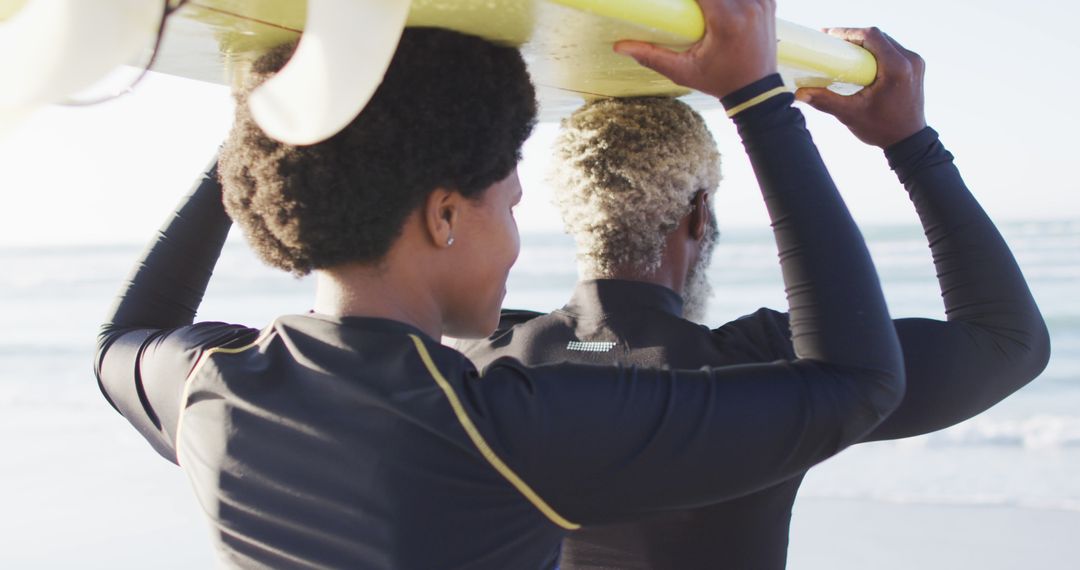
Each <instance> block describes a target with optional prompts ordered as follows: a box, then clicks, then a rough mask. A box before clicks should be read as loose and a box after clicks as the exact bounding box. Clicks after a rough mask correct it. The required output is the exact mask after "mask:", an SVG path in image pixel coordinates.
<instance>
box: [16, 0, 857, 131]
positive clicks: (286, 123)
mask: <svg viewBox="0 0 1080 570" xmlns="http://www.w3.org/2000/svg"><path fill="white" fill-rule="evenodd" d="M41 1H45V0H30V3H31V4H33V2H41ZM52 1H56V2H58V1H60V0H52ZM66 1H68V2H75V1H76V0H66ZM81 1H82V2H89V1H91V0H81ZM96 1H98V2H117V1H119V0H96ZM26 3H27V0H0V31H2V24H3V20H4V19H5V17H6V18H12V17H13V15H14V16H17V15H18V12H19V9H20V7H22V5H24V4H26ZM174 3H175V0H174ZM80 5H81V4H80ZM406 25H408V26H436V27H443V28H449V29H453V30H457V31H460V32H464V33H468V34H473V35H478V36H482V37H485V38H488V39H490V40H493V41H497V42H501V43H504V44H508V45H513V46H517V47H520V48H521V50H522V53H523V56H524V58H525V60H526V62H527V63H528V65H529V69H530V73H531V74H532V77H533V80H534V83H535V84H536V86H537V91H538V96H539V99H540V103H541V115H540V119H541V120H557V119H558V118H560V117H562V116H564V115H566V114H568V113H569V112H570V111H571V110H573V109H574V108H576V107H577V106H579V105H580V104H581V102H582V100H583V99H591V98H597V97H627V96H644V95H664V96H684V97H686V98H687V101H688V102H689V103H690V104H692V105H694V106H695V107H697V108H699V109H708V108H713V107H717V106H718V105H719V103H718V102H717V101H716V100H715V99H714V98H712V97H708V96H704V95H701V94H693V93H690V92H689V91H688V90H686V89H684V88H682V87H679V86H677V85H674V84H673V83H671V82H670V81H668V80H667V79H666V78H664V77H662V76H660V75H659V74H657V73H655V72H653V71H651V70H648V69H646V68H643V67H641V66H639V65H638V64H637V63H636V62H634V61H633V60H632V59H630V58H628V57H625V56H621V55H618V54H616V53H614V52H613V51H612V49H611V46H612V44H613V43H614V42H616V41H618V40H622V39H635V40H642V41H648V42H653V43H657V44H661V45H665V46H669V47H672V48H674V49H680V48H685V47H687V46H689V45H691V44H693V43H694V42H696V41H697V40H698V39H700V37H701V36H702V35H703V33H704V21H703V18H702V15H701V11H700V8H699V7H698V5H697V3H696V2H695V0H411V2H410V1H409V0H189V1H188V2H185V3H184V4H183V6H182V7H181V9H180V10H179V11H177V12H176V13H174V14H173V15H172V16H171V17H170V18H169V21H168V24H167V26H166V29H165V34H164V39H163V43H162V45H161V49H160V52H159V54H158V58H157V60H156V63H155V65H154V70H155V71H158V72H162V73H167V74H172V75H177V76H181V77H187V78H192V79H199V80H203V81H212V82H215V83H229V82H233V81H235V80H236V78H238V77H241V76H242V75H243V69H244V68H245V67H246V66H247V65H248V64H250V62H251V61H252V60H253V59H254V58H255V57H257V56H258V55H259V54H260V53H262V52H263V51H264V50H265V49H267V48H269V47H272V46H274V45H278V44H281V43H283V42H286V41H292V40H296V39H301V44H300V49H299V50H298V52H297V55H296V56H294V58H293V61H291V62H290V63H289V65H288V66H287V67H286V69H285V70H283V72H282V73H281V74H279V76H280V78H279V77H275V78H274V79H273V80H272V82H274V85H269V84H268V85H267V86H266V87H265V88H264V89H262V90H260V91H261V92H257V93H256V94H255V95H253V97H252V106H253V111H255V112H256V119H257V120H259V122H260V125H262V126H263V127H264V128H265V129H267V131H268V132H270V133H271V134H272V135H275V136H278V138H282V139H283V140H289V142H294V143H296V144H307V143H309V142H314V141H315V140H321V139H320V137H322V138H325V137H326V136H330V135H332V134H333V133H334V132H337V131H336V130H335V129H339V128H341V127H343V126H344V124H347V122H348V121H350V120H351V119H352V118H353V117H355V116H356V114H357V113H359V112H360V110H361V109H362V107H363V104H364V103H366V100H367V98H369V97H370V95H371V93H372V92H373V90H374V88H375V87H377V85H378V82H379V81H380V80H381V77H382V73H384V71H385V66H386V65H388V63H389V59H390V57H391V56H392V53H393V46H395V45H396V42H397V38H398V37H399V36H400V31H401V28H402V27H404V26H406ZM777 35H778V40H779V46H778V50H779V57H780V64H781V71H782V74H783V75H784V76H785V80H786V81H787V82H788V83H789V84H790V85H791V86H793V87H794V86H811V85H812V86H833V87H834V88H836V89H838V90H853V89H857V87H858V86H860V85H866V84H869V83H870V82H871V81H873V79H874V76H875V74H876V64H875V62H874V59H873V57H872V56H870V54H869V53H868V52H866V51H865V50H863V49H862V48H859V47H857V46H854V45H852V44H848V43H846V42H843V41H841V40H839V39H836V38H832V37H830V36H827V35H825V34H823V33H821V32H818V31H816V30H810V29H808V28H803V27H800V26H797V25H794V24H791V23H789V22H783V21H778V24H777ZM303 38H307V39H306V40H305V39H303ZM305 43H307V45H305ZM355 54H363V55H362V56H356V55H355ZM361 58H362V59H363V64H362V65H358V64H359V63H360V60H361ZM305 62H306V63H305ZM256 107H258V108H256ZM313 108H314V109H320V110H321V111H320V112H321V113H322V116H320V117H314V118H313V117H312V116H311V109H313ZM275 129H277V130H279V131H280V133H275ZM279 135H280V136H279Z"/></svg>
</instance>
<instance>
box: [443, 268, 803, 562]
mask: <svg viewBox="0 0 1080 570" xmlns="http://www.w3.org/2000/svg"><path fill="white" fill-rule="evenodd" d="M682 309H683V299H682V297H680V296H679V295H678V294H676V293H675V292H674V291H672V290H671V289H668V288H667V287H663V286H660V285H655V284H652V283H645V282H641V281H631V280H621V279H596V280H586V281H582V282H579V283H578V284H577V287H576V288H575V290H574V293H573V296H572V297H571V299H570V301H569V302H568V303H567V304H566V305H565V306H564V307H562V308H561V309H559V310H556V311H552V312H551V313H548V314H541V313H536V312H531V311H505V312H504V315H503V321H502V323H501V324H500V326H499V329H498V330H497V331H496V332H495V334H494V335H492V336H491V337H490V338H489V339H488V340H487V341H485V342H484V343H476V342H473V341H469V342H465V343H461V348H462V350H463V352H464V353H465V355H466V356H468V357H470V358H471V359H473V360H474V361H475V362H476V364H477V366H480V367H483V366H484V365H486V364H488V363H490V362H492V361H494V360H496V359H499V358H502V357H512V358H516V359H520V360H521V362H522V363H523V364H525V365H527V366H536V365H542V364H551V363H556V362H575V363H584V364H598V365H611V364H621V365H625V366H641V367H650V368H656V367H665V368H668V367H669V368H677V369H691V368H698V367H701V366H733V365H740V364H754V363H763V362H772V361H775V360H794V359H795V354H794V352H793V351H792V347H791V340H790V334H791V333H790V329H789V328H788V322H787V318H786V316H785V315H783V314H782V313H778V312H776V311H771V310H768V309H761V310H759V311H757V312H755V313H753V314H751V315H747V316H745V317H743V318H740V319H737V320H735V321H732V322H730V323H727V324H726V325H724V326H722V327H720V328H718V329H715V330H710V329H708V328H707V327H705V326H703V325H700V324H697V323H694V322H692V321H689V320H687V319H684V318H683V316H682V313H683V311H682ZM760 412H761V411H760V410H754V409H746V410H745V414H744V415H743V417H742V418H741V419H742V420H746V421H753V418H752V417H750V416H752V415H753V414H758V413H760ZM673 413H678V411H677V410H673ZM757 421H760V422H761V423H763V424H766V423H769V422H770V421H771V418H769V417H766V416H762V417H760V418H758V419H757ZM745 460H746V461H748V462H752V461H753V458H750V457H748V458H746V459H745ZM740 463H741V461H740V462H736V463H734V464H733V465H732V466H731V468H732V469H740ZM801 481H802V475H801V474H800V475H797V476H795V477H793V478H792V479H789V480H787V481H784V482H782V483H779V484H777V485H774V486H772V487H770V488H768V489H767V490H765V491H763V492H757V493H752V494H749V495H746V496H742V497H736V498H732V499H730V500H727V501H724V502H720V503H715V504H711V505H705V506H700V507H697V508H693V509H689V510H678V511H668V512H660V513H656V514H653V515H647V516H644V517H642V518H640V519H638V520H635V521H632V522H622V523H613V524H609V525H601V526H594V527H586V528H582V529H581V530H578V531H576V532H574V533H573V534H571V535H570V536H568V537H567V538H566V539H565V541H564V545H563V554H562V556H563V559H562V568H620V569H628V570H629V569H635V568H643V569H644V568H657V569H659V568H680V569H683V568H686V569H690V568H706V567H707V568H782V567H783V566H784V563H785V560H786V557H787V541H788V523H789V521H790V518H791V506H792V503H793V502H794V499H795V494H796V493H797V492H798V488H799V484H800V482H801Z"/></svg>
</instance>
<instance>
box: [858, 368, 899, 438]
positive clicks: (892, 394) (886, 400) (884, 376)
mask: <svg viewBox="0 0 1080 570" xmlns="http://www.w3.org/2000/svg"><path fill="white" fill-rule="evenodd" d="M872 375H873V380H872V381H871V382H870V383H869V384H870V385H871V386H873V389H872V390H871V391H870V392H869V395H868V396H867V398H866V402H865V405H866V407H867V409H868V410H869V411H870V412H871V414H872V416H873V417H874V418H875V420H874V425H875V426H876V425H877V424H879V423H881V422H883V421H885V419H886V418H888V417H889V416H890V415H892V413H893V412H895V411H896V409H897V408H899V407H900V404H901V403H902V402H903V401H904V396H905V395H906V393H907V375H906V373H905V371H904V365H903V363H900V364H899V365H898V366H895V367H892V368H890V369H888V370H879V371H875V372H874V373H873V374H872Z"/></svg>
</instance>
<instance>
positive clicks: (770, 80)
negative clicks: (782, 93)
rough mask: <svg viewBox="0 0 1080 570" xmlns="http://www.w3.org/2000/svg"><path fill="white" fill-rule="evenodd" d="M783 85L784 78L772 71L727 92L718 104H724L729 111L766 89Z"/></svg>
mask: <svg viewBox="0 0 1080 570" xmlns="http://www.w3.org/2000/svg"><path fill="white" fill-rule="evenodd" d="M783 86H784V80H783V79H782V78H781V77H780V74H779V73H774V74H772V75H769V76H766V77H762V78H761V79H758V80H757V81H755V82H753V83H751V84H750V85H747V86H746V87H742V88H740V89H736V90H735V91H733V92H731V93H728V94H727V96H726V97H724V98H723V99H720V104H721V105H723V106H724V109H725V110H728V111H730V110H731V109H733V108H735V107H738V106H739V105H742V104H743V103H745V102H747V101H749V100H751V99H753V98H754V97H757V96H758V95H761V94H762V93H765V92H766V91H769V90H771V89H776V88H777V87H783Z"/></svg>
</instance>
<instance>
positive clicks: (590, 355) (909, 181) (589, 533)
mask: <svg viewBox="0 0 1080 570" xmlns="http://www.w3.org/2000/svg"><path fill="white" fill-rule="evenodd" d="M886 156H887V158H888V160H889V163H890V165H891V166H892V168H893V169H894V170H895V171H896V173H897V175H898V177H899V178H900V180H901V182H902V183H903V184H904V186H905V187H906V189H907V191H908V193H909V195H910V198H911V200H912V202H913V203H914V204H915V207H916V210H917V211H918V213H919V217H920V219H921V221H922V225H923V228H924V230H925V233H926V237H927V240H928V242H929V245H930V250H931V253H932V255H933V259H934V264H935V266H936V270H937V275H938V281H939V285H940V289H941V293H942V298H943V300H944V304H945V313H946V315H947V320H946V321H940V320H933V319H898V320H896V321H895V324H896V331H897V334H898V336H899V338H900V344H901V347H902V349H903V352H904V360H905V368H906V371H907V393H906V395H905V397H904V400H903V402H902V403H901V405H900V407H899V408H897V410H896V411H895V412H893V414H892V415H891V416H890V417H889V418H888V419H886V420H885V422H884V423H882V424H881V425H879V426H878V427H877V428H876V429H874V430H873V431H872V432H871V433H869V434H868V435H867V436H866V437H865V438H864V441H869V440H882V439H895V438H901V437H908V436H913V435H918V434H924V433H928V432H931V431H934V430H937V429H941V428H943V427H946V426H950V425H953V424H955V423H958V422H960V421H963V420H966V419H968V418H970V417H972V416H974V415H976V414H978V413H980V412H982V411H983V410H986V409H987V408H989V407H990V406H992V405H994V404H995V403H997V402H999V401H1001V400H1002V399H1003V398H1005V397H1006V396H1007V395H1009V394H1011V393H1012V392H1014V391H1015V390H1017V389H1019V388H1020V387H1021V386H1023V385H1025V384H1027V383H1028V382H1029V381H1031V380H1032V379H1034V378H1035V377H1036V376H1038V374H1039V373H1040V372H1041V371H1042V369H1043V368H1044V367H1045V366H1046V363H1047V359H1048V358H1049V347H1050V343H1049V336H1048V334H1047V331H1046V326H1045V323H1044V322H1043V319H1042V317H1041V316H1040V314H1039V310H1038V307H1037V306H1036V304H1035V301H1034V299H1033V298H1032V296H1031V292H1030V291H1029V290H1028V287H1027V284H1026V282H1025V280H1024V277H1023V275H1022V274H1021V272H1020V269H1019V267H1018V266H1017V264H1016V262H1015V261H1014V259H1013V256H1012V254H1011V252H1010V251H1009V248H1008V247H1007V246H1006V244H1005V242H1004V240H1003V239H1002V237H1001V235H1000V234H999V233H998V231H997V230H996V229H995V227H994V225H993V223H992V222H991V221H990V219H989V218H988V217H987V216H986V214H985V213H984V212H983V210H982V208H980V207H979V205H978V203H977V202H976V201H975V199H974V198H973V196H972V194H971V193H970V192H969V191H968V190H967V188H966V187H965V185H964V183H963V180H962V179H961V178H960V174H959V171H958V170H957V168H956V166H955V165H954V164H953V161H952V155H951V154H950V153H949V152H948V151H946V150H945V148H944V147H943V146H942V144H941V142H940V141H939V140H938V136H937V133H936V132H934V131H933V130H932V129H929V128H927V129H925V130H923V131H921V132H919V133H917V134H915V135H913V136H911V137H909V138H908V139H906V140H904V141H902V142H900V143H898V144H896V145H894V146H892V147H890V148H889V149H887V151H886ZM825 266H826V268H827V269H828V270H830V271H836V272H843V271H845V270H846V267H845V265H844V263H843V262H842V261H840V260H829V261H827V262H826V263H825ZM681 307H682V300H681V299H679V297H678V296H677V295H676V294H675V293H674V292H673V291H671V290H668V289H665V288H662V287H658V286H655V285H648V284H644V283H635V282H629V281H609V280H600V281H589V282H583V283H581V284H579V286H578V289H577V290H576V291H575V293H574V297H573V299H572V300H571V302H570V303H569V304H568V305H567V306H566V307H564V308H563V309H561V310H559V311H555V312H554V313H551V314H550V315H540V314H538V313H530V312H523V311H507V312H505V313H504V319H503V322H502V324H500V327H499V331H498V332H497V333H496V334H495V335H493V336H492V337H491V338H490V339H489V340H486V341H470V342H464V343H460V344H459V348H461V349H462V350H463V352H465V354H466V355H467V356H469V357H470V358H471V359H472V360H473V361H474V363H476V364H477V365H478V366H480V367H483V366H485V365H486V364H487V363H489V362H492V361H493V360H495V359H497V358H500V357H506V356H512V357H515V358H518V359H519V360H521V362H523V363H524V364H526V365H537V364H544V363H552V362H592V363H598V364H612V363H622V364H627V365H638V366H665V365H666V366H671V367H674V368H688V367H693V366H701V365H712V366H715V365H721V364H727V365H734V364H747V363H754V362H770V361H773V360H777V359H785V360H786V359H792V358H795V355H794V352H793V350H792V343H791V340H790V338H789V333H788V317H787V315H785V314H783V313H779V312H777V311H771V310H768V309H761V310H759V311H757V312H755V313H754V314H752V315H749V316H747V317H743V318H740V319H737V320H735V321H732V322H730V323H727V324H725V325H723V326H721V327H719V328H717V329H715V330H711V331H710V330H708V329H707V328H705V327H702V326H699V325H695V324H693V323H690V322H689V321H686V320H684V319H682V318H680V315H681ZM571 342H574V343H576V344H569V343H571ZM597 342H603V343H604V344H602V345H596V344H593V343H597ZM583 344H584V345H592V346H601V348H603V349H604V350H593V351H582V350H580V347H581V346H583ZM568 346H569V349H568ZM801 481H802V477H793V478H792V479H789V480H787V481H784V482H782V483H780V484H777V485H775V486H773V487H770V488H768V489H764V490H762V491H759V492H757V493H753V494H751V495H748V496H745V497H740V498H738V499H735V500H731V501H726V502H723V503H720V504H715V505H709V506H707V507H703V508H699V509H694V510H689V511H674V512H667V513H663V514H656V515H651V516H647V517H643V518H642V519H640V520H638V521H635V522H632V523H623V524H617V525H609V526H605V527H597V528H588V529H584V530H582V531H581V532H578V533H574V534H573V535H571V536H570V537H568V538H567V540H566V542H565V546H564V559H563V562H562V568H563V569H564V570H571V569H597V568H621V569H652V568H656V569H659V568H679V569H686V570H692V569H696V568H702V569H704V568H727V569H761V570H779V569H782V568H783V567H784V565H785V561H786V552H787V539H788V526H789V522H790V517H791V508H792V504H793V502H794V500H795V495H796V492H797V491H798V488H799V485H800V483H801Z"/></svg>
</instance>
